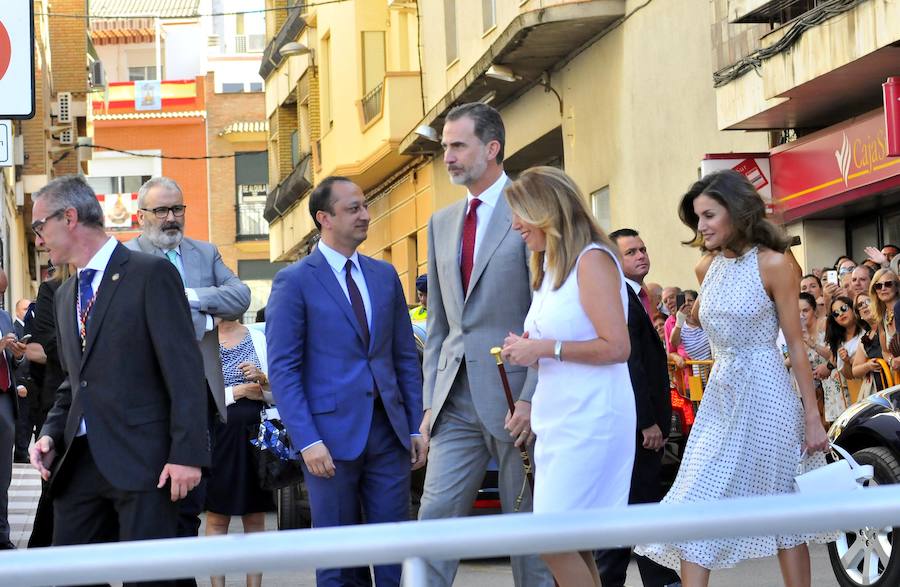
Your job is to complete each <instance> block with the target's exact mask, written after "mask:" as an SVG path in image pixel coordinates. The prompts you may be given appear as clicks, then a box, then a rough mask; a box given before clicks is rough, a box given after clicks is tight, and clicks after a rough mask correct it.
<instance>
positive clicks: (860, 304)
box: [856, 300, 869, 310]
mask: <svg viewBox="0 0 900 587" xmlns="http://www.w3.org/2000/svg"><path fill="white" fill-rule="evenodd" d="M868 307H869V300H859V301H858V302H856V309H857V310H860V309H862V308H868Z"/></svg>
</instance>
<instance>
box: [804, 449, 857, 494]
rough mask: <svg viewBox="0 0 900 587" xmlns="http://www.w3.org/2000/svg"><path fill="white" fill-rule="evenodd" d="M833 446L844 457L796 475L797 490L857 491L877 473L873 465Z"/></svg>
mask: <svg viewBox="0 0 900 587" xmlns="http://www.w3.org/2000/svg"><path fill="white" fill-rule="evenodd" d="M831 448H832V450H834V451H835V452H837V453H838V454H839V455H841V457H843V458H842V459H841V460H839V461H835V462H833V463H829V464H827V465H825V466H823V467H818V468H816V469H813V470H812V471H808V472H806V473H803V474H802V475H797V476H796V477H794V483H795V484H796V486H797V491H799V492H800V493H805V494H808V495H809V494H816V493H834V492H840V491H856V490H858V489H861V488H862V487H863V483H865V482H866V481H868V480H870V479H872V477H873V476H874V475H875V469H873V468H872V465H860V464H859V463H857V462H856V460H854V458H853V457H852V456H850V453H848V452H847V451H846V450H844V449H843V448H841V447H839V446H838V445H836V444H832V445H831Z"/></svg>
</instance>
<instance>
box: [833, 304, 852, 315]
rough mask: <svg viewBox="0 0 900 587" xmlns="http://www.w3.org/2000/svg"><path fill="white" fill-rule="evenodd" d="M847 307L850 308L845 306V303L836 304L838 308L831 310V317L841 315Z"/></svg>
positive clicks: (845, 311)
mask: <svg viewBox="0 0 900 587" xmlns="http://www.w3.org/2000/svg"><path fill="white" fill-rule="evenodd" d="M849 309H850V308H848V307H847V304H841V305H840V306H838V309H837V310H835V311H833V312H832V313H831V316H832V317H833V318H837V317H839V316H843V315H844V314H846V313H847V311H848V310H849Z"/></svg>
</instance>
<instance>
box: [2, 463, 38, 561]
mask: <svg viewBox="0 0 900 587" xmlns="http://www.w3.org/2000/svg"><path fill="white" fill-rule="evenodd" d="M40 497H41V477H40V475H38V472H37V471H35V470H34V468H33V467H32V466H31V465H28V464H21V463H16V464H14V465H13V472H12V483H10V486H9V539H10V541H12V543H13V544H15V545H16V547H17V548H25V547H26V546H27V545H28V537H29V536H31V525H32V522H34V512H35V510H36V509H37V503H38V499H40Z"/></svg>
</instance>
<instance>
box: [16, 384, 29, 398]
mask: <svg viewBox="0 0 900 587" xmlns="http://www.w3.org/2000/svg"><path fill="white" fill-rule="evenodd" d="M16 394H17V395H18V396H19V397H28V388H27V387H25V386H24V385H17V386H16Z"/></svg>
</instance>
